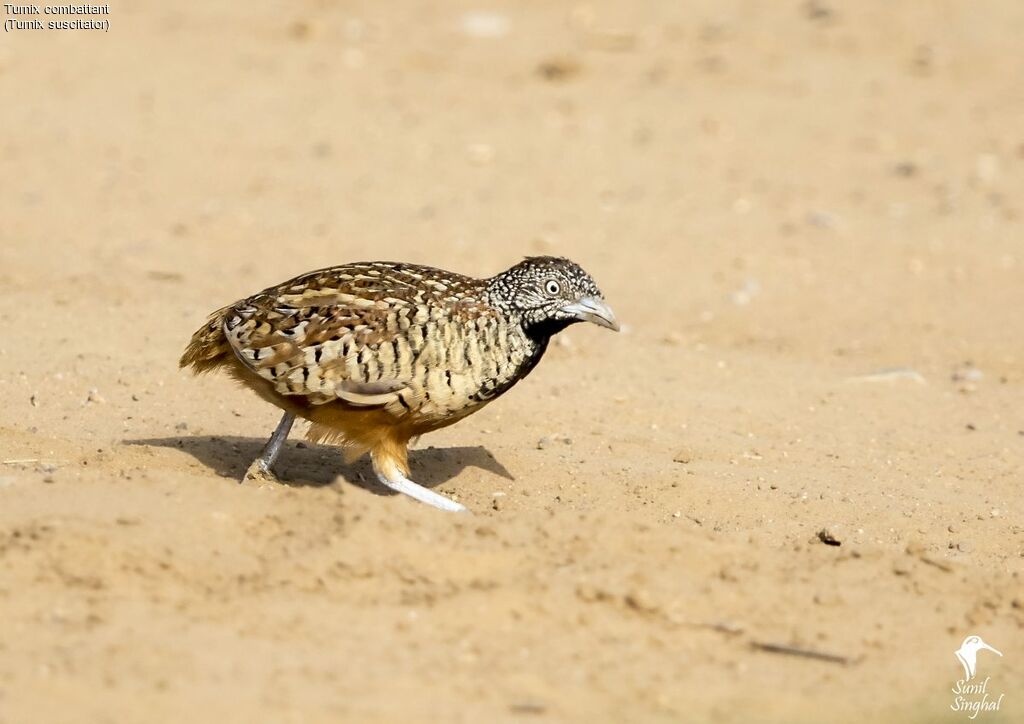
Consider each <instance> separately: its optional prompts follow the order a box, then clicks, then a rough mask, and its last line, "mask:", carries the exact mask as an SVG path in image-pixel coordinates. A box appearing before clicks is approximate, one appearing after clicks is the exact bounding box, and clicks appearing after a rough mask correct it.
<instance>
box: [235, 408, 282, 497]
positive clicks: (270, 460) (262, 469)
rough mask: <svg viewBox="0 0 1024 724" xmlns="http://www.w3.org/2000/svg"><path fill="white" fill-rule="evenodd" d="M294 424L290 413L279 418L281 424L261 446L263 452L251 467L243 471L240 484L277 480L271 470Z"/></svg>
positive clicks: (278, 424)
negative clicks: (248, 481)
mask: <svg viewBox="0 0 1024 724" xmlns="http://www.w3.org/2000/svg"><path fill="white" fill-rule="evenodd" d="M294 422H295V415H293V414H292V413H290V412H286V413H284V416H283V417H281V422H279V423H277V428H276V429H275V430H274V434H273V435H271V436H270V439H269V440H267V444H266V445H264V446H263V452H261V453H260V456H259V457H258V458H256V459H255V460H253V461H252V465H250V466H249V469H248V470H246V471H245V476H244V477H243V478H242V480H241V481H240V482H244V481H246V480H277V478H276V477H275V476H274V473H273V472H272V471H271V468H273V467H274V463H275V462H276V461H277V456H278V454H279V453H280V452H281V447H282V446H283V445H284V441H285V440H287V439H288V433H289V432H291V429H292V424H293V423H294Z"/></svg>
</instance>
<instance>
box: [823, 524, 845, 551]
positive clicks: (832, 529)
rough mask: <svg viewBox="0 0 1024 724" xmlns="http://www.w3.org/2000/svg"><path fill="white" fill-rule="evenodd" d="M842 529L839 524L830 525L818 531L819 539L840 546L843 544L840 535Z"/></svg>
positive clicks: (827, 543)
mask: <svg viewBox="0 0 1024 724" xmlns="http://www.w3.org/2000/svg"><path fill="white" fill-rule="evenodd" d="M840 531H841V529H840V528H839V527H838V526H834V525H833V526H828V527H826V528H822V529H821V530H819V531H818V540H820V541H821V542H822V543H824V544H825V545H830V546H838V545H842V544H843V543H842V538H841V537H840Z"/></svg>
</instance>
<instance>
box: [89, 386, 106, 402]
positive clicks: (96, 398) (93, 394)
mask: <svg viewBox="0 0 1024 724" xmlns="http://www.w3.org/2000/svg"><path fill="white" fill-rule="evenodd" d="M85 402H86V404H89V403H93V404H97V405H102V404H103V403H104V402H106V399H104V397H103V395H101V394H100V393H99V390H97V389H96V388H95V387H94V388H92V389H91V390H89V394H88V395H87V396H86V398H85Z"/></svg>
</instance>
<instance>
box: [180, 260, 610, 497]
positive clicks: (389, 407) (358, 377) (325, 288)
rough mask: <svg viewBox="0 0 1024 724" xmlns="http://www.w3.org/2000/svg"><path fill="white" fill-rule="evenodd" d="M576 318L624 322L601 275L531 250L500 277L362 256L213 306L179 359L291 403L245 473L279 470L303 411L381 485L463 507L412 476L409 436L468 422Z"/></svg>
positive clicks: (318, 435) (317, 432)
mask: <svg viewBox="0 0 1024 724" xmlns="http://www.w3.org/2000/svg"><path fill="white" fill-rule="evenodd" d="M575 322H594V323H595V324H598V325H600V326H602V327H608V328H609V329H613V330H618V323H617V322H616V321H615V316H614V314H613V313H612V310H611V308H610V307H609V306H608V305H607V304H606V303H605V301H604V298H603V297H602V295H601V291H600V290H599V289H598V288H597V285H596V284H594V281H593V279H591V278H590V276H589V275H588V274H587V273H586V272H584V271H583V269H581V268H580V267H579V265H577V264H575V263H574V262H572V261H569V260H568V259H560V258H555V257H547V256H543V257H532V258H528V259H526V260H525V261H522V262H520V263H519V264H516V265H515V266H514V267H512V268H511V269H509V270H507V271H504V272H502V273H501V274H498V275H497V276H494V277H491V278H490V279H473V278H471V277H467V276H463V275H461V274H455V273H452V272H447V271H442V270H440V269H433V268H431V267H427V266H419V265H416V264H402V263H396V262H385V261H376V262H360V263H356V264H344V265H342V266H336V267H331V268H329V269H322V270H320V271H314V272H310V273H308V274H303V275H302V276H299V277H296V278H294V279H292V280H290V281H287V282H284V283H283V284H279V285H277V286H274V287H270V288H269V289H265V290H263V291H262V292H260V293H258V294H255V295H253V296H251V297H249V298H247V299H243V300H241V301H239V302H235V303H234V304H231V305H229V306H227V307H224V308H223V309H219V310H217V311H216V312H214V313H213V314H212V315H211V316H210V318H209V320H208V321H207V323H206V324H205V325H204V326H203V327H202V328H201V329H199V330H198V331H197V332H196V333H195V334H194V335H192V341H191V342H190V343H189V345H188V348H187V349H186V350H185V353H184V354H183V355H182V357H181V366H182V367H187V366H191V367H192V369H193V371H195V372H197V373H200V372H207V371H210V370H213V369H218V368H223V369H225V370H226V371H227V372H228V373H229V374H230V375H231V376H233V377H234V378H235V379H236V380H238V381H239V382H241V383H243V384H244V385H246V386H247V387H250V388H252V389H253V390H255V391H256V393H257V394H259V395H260V396H261V397H263V399H265V400H267V401H268V402H271V403H273V404H274V405H277V406H278V407H280V408H282V409H283V410H284V411H285V413H284V417H282V418H281V422H280V424H278V426H277V429H276V430H275V431H274V434H273V435H272V436H271V438H270V440H269V441H268V442H267V445H266V447H265V448H264V449H263V452H262V454H261V455H260V457H259V458H257V459H256V460H255V461H254V462H253V464H252V465H251V466H250V468H249V471H248V473H247V474H246V475H247V477H268V478H270V477H272V473H271V472H270V470H271V467H272V466H273V464H274V461H275V459H276V458H277V454H278V452H279V451H280V449H281V445H282V444H283V443H284V441H285V439H286V438H287V437H288V433H289V431H290V430H291V426H292V423H293V422H294V421H295V417H296V416H299V417H302V418H305V419H307V420H309V421H310V422H311V423H312V425H311V426H310V429H309V435H308V436H309V438H310V439H311V440H314V441H329V442H336V443H340V444H341V445H342V446H343V447H344V448H345V451H346V457H347V458H348V460H350V461H351V460H355V459H356V458H358V457H359V456H361V455H363V454H364V453H366V452H369V453H370V456H371V458H372V460H373V470H374V472H375V473H376V474H377V477H378V478H379V479H380V481H381V483H383V484H384V485H386V486H387V487H389V488H391V489H393V490H396V491H398V492H400V493H405V494H406V495H409V496H411V497H413V498H416V499H417V500H419V501H422V502H424V503H427V504H428V505H433V506H435V507H437V508H442V509H444V510H452V511H461V510H465V508H464V507H463V506H461V505H459V504H458V503H456V502H454V501H452V500H449V499H448V498H446V497H444V496H442V495H439V494H437V493H435V492H433V491H431V490H428V489H427V488H424V487H422V486H420V485H417V484H416V483H414V482H412V481H411V480H409V479H408V477H406V476H407V475H408V474H409V464H408V448H407V446H408V442H409V440H410V439H411V438H414V437H416V436H418V435H422V434H423V433H425V432H430V431H432V430H437V429H439V428H442V427H445V426H447V425H451V424H452V423H454V422H458V421H459V420H461V419H462V418H464V417H466V416H467V415H470V414H472V413H473V412H476V411H477V410H479V409H480V408H481V407H483V406H484V405H486V404H487V403H488V402H490V401H492V400H493V399H495V398H496V397H498V396H499V395H501V394H502V393H504V392H505V391H507V390H508V389H509V388H510V387H512V385H514V384H515V383H516V382H518V381H519V380H521V379H523V377H525V376H526V375H527V374H529V373H530V370H532V369H533V368H534V366H535V365H536V364H537V362H538V361H540V358H541V356H542V355H543V354H544V350H545V349H546V348H547V344H548V341H549V340H550V339H551V337H552V335H554V334H557V333H558V332H560V331H561V330H563V329H565V328H566V327H567V326H569V325H570V324H573V323H575Z"/></svg>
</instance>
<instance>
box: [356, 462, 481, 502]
mask: <svg viewBox="0 0 1024 724" xmlns="http://www.w3.org/2000/svg"><path fill="white" fill-rule="evenodd" d="M403 448H404V446H403ZM403 452H404V449H403ZM402 458H403V459H396V456H394V455H393V454H388V451H387V450H383V449H381V448H375V449H374V450H373V451H372V452H371V453H370V459H371V460H373V472H375V473H376V474H377V479H378V480H380V482H381V483H382V484H384V485H386V486H387V487H389V488H391V489H392V490H394V491H395V492H398V493H403V494H405V495H408V496H409V497H410V498H415V499H416V500H418V501H420V502H421V503H426V504H427V505H430V506H433V507H434V508H440V509H441V510H448V511H451V512H453V513H461V512H464V511H465V510H466V507H465V506H464V505H460V504H459V503H456V502H455V501H454V500H450V499H448V498H446V497H444V496H443V495H440V494H438V493H435V492H434V491H433V490H430V489H428V488H424V487H423V486H422V485H417V484H416V483H414V482H413V481H411V480H409V478H407V477H405V471H403V469H402V468H405V469H406V470H408V465H407V464H404V463H405V460H404V455H403V456H402Z"/></svg>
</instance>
